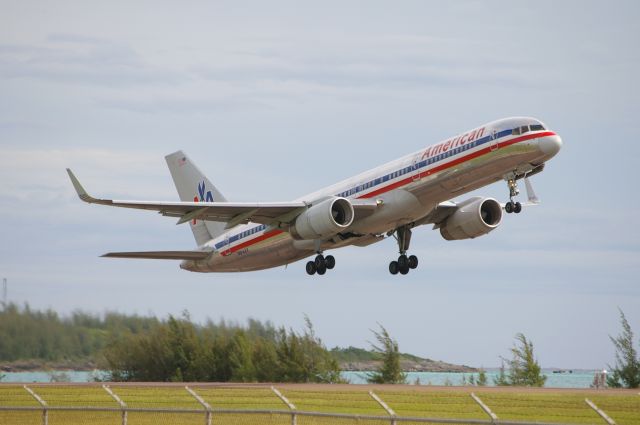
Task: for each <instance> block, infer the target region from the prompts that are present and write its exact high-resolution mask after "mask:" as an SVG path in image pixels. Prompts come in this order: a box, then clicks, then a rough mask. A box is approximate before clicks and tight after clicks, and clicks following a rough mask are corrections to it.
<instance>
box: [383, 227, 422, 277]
mask: <svg viewBox="0 0 640 425" xmlns="http://www.w3.org/2000/svg"><path fill="white" fill-rule="evenodd" d="M394 237H395V238H396V240H397V241H398V249H399V251H400V256H399V257H398V261H392V262H390V263H389V273H391V274H393V275H396V274H398V273H400V274H407V273H409V270H411V269H415V268H416V267H418V257H416V256H415V255H409V256H407V250H408V249H409V243H410V242H411V229H409V227H407V226H401V227H398V228H397V229H396V231H395V235H394Z"/></svg>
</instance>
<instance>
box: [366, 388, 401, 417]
mask: <svg viewBox="0 0 640 425" xmlns="http://www.w3.org/2000/svg"><path fill="white" fill-rule="evenodd" d="M369 395H370V396H371V397H372V398H373V399H374V400H375V401H377V402H378V404H379V405H380V406H382V408H383V409H384V410H386V411H387V413H388V414H389V416H391V425H396V412H394V411H393V409H392V408H390V407H389V406H388V405H387V403H385V402H384V401H382V399H381V398H380V397H378V396H377V395H376V393H374V392H373V391H369Z"/></svg>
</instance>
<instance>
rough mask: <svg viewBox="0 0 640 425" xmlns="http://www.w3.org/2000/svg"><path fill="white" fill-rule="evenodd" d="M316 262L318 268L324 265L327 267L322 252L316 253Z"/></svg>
mask: <svg viewBox="0 0 640 425" xmlns="http://www.w3.org/2000/svg"><path fill="white" fill-rule="evenodd" d="M315 263H316V269H320V267H322V266H324V267H325V269H326V267H327V264H326V262H325V259H324V256H323V255H322V254H318V255H316V259H315Z"/></svg>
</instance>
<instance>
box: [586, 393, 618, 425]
mask: <svg viewBox="0 0 640 425" xmlns="http://www.w3.org/2000/svg"><path fill="white" fill-rule="evenodd" d="M584 401H585V403H587V404H588V405H589V407H591V408H592V409H593V410H595V411H596V413H597V414H598V415H600V417H601V418H602V419H604V420H605V421H606V422H607V423H608V424H609V425H616V422H615V421H614V420H613V419H611V418H610V417H609V415H607V414H606V413H604V411H603V410H602V409H600V408H599V407H598V406H596V404H595V403H594V402H593V401H591V400H589V399H588V398H585V399H584Z"/></svg>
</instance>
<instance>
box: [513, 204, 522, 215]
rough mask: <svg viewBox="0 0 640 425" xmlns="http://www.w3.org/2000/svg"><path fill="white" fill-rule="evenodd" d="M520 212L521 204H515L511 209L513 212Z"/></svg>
mask: <svg viewBox="0 0 640 425" xmlns="http://www.w3.org/2000/svg"><path fill="white" fill-rule="evenodd" d="M520 211H522V204H521V203H520V202H516V205H515V206H514V207H513V212H514V213H516V214H520Z"/></svg>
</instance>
